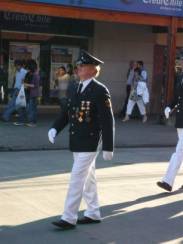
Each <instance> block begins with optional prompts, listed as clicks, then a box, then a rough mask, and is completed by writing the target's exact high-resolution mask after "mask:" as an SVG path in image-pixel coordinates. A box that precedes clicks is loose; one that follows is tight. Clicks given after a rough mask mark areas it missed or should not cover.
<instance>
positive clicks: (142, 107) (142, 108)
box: [137, 99, 147, 123]
mask: <svg viewBox="0 0 183 244" xmlns="http://www.w3.org/2000/svg"><path fill="white" fill-rule="evenodd" d="M137 106H138V108H139V111H140V114H141V115H142V116H143V117H142V122H143V123H145V122H146V121H147V115H146V108H145V105H144V102H143V100H142V99H139V100H138V101H137Z"/></svg>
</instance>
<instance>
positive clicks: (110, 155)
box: [103, 151, 113, 160]
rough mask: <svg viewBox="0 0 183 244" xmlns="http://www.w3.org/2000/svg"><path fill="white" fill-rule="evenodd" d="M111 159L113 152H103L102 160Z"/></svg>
mask: <svg viewBox="0 0 183 244" xmlns="http://www.w3.org/2000/svg"><path fill="white" fill-rule="evenodd" d="M112 157H113V152H109V151H103V159H104V160H111V159H112Z"/></svg>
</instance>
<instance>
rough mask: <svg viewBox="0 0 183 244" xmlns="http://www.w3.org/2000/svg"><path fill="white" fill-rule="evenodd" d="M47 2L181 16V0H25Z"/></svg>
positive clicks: (182, 5) (182, 4) (182, 1)
mask: <svg viewBox="0 0 183 244" xmlns="http://www.w3.org/2000/svg"><path fill="white" fill-rule="evenodd" d="M27 1H28V2H39V3H48V4H58V5H67V6H75V7H83V8H95V9H107V10H116V11H122V12H123V11H124V12H136V13H145V14H158V15H168V16H177V17H183V0H27Z"/></svg>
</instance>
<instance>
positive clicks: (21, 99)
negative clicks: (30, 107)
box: [15, 85, 26, 109]
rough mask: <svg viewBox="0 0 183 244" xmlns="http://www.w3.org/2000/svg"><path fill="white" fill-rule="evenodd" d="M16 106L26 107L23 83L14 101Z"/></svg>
mask: <svg viewBox="0 0 183 244" xmlns="http://www.w3.org/2000/svg"><path fill="white" fill-rule="evenodd" d="M15 105H16V108H17V109H18V108H24V107H26V98H25V90H24V85H22V86H21V88H20V91H19V93H18V96H17V98H16V101H15Z"/></svg>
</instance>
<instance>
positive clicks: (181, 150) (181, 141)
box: [163, 129, 183, 186]
mask: <svg viewBox="0 0 183 244" xmlns="http://www.w3.org/2000/svg"><path fill="white" fill-rule="evenodd" d="M177 133H178V142H177V146H176V151H175V152H174V153H173V154H172V156H171V159H170V162H169V166H168V169H167V171H166V174H165V176H164V177H163V181H164V182H166V183H168V184H169V185H170V186H173V183H174V180H175V177H176V175H177V173H178V170H179V168H180V166H181V163H182V160H183V129H177Z"/></svg>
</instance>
